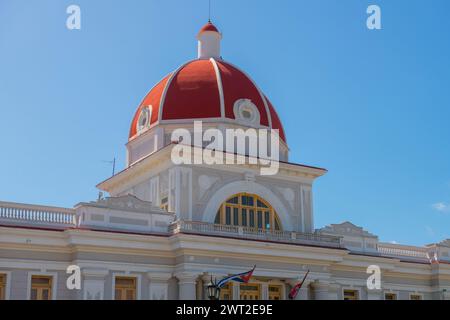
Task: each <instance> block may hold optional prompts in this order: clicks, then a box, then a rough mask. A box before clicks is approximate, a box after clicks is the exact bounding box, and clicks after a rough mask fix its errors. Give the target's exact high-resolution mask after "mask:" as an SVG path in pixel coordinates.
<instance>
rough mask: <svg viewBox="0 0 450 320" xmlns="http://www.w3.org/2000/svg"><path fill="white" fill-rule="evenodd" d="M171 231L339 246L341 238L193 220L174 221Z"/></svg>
mask: <svg viewBox="0 0 450 320" xmlns="http://www.w3.org/2000/svg"><path fill="white" fill-rule="evenodd" d="M169 230H170V231H171V232H172V233H192V234H205V235H222V236H228V237H236V238H242V239H254V240H266V241H274V242H286V243H295V244H311V245H318V246H321V245H322V246H330V247H336V248H339V247H340V246H341V238H340V237H334V236H328V235H320V234H314V233H300V232H290V231H278V230H262V229H258V228H250V227H242V226H232V225H221V224H212V223H205V222H195V221H184V220H178V221H175V222H174V223H173V224H172V225H171V226H170V228H169Z"/></svg>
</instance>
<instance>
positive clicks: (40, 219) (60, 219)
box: [0, 201, 76, 229]
mask: <svg viewBox="0 0 450 320" xmlns="http://www.w3.org/2000/svg"><path fill="white" fill-rule="evenodd" d="M0 224H6V225H19V226H34V227H51V228H58V229H66V228H70V227H75V225H76V215H75V210H73V209H66V208H56V207H48V206H37V205H29V204H20V203H12V202H1V201H0Z"/></svg>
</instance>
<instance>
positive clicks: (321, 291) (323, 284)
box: [311, 280, 337, 300]
mask: <svg viewBox="0 0 450 320" xmlns="http://www.w3.org/2000/svg"><path fill="white" fill-rule="evenodd" d="M311 287H312V289H313V293H314V300H332V299H333V298H332V296H331V294H330V282H328V281H324V280H315V281H314V282H312V283H311ZM336 298H337V297H336Z"/></svg>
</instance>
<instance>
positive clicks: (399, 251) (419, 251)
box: [378, 243, 430, 262]
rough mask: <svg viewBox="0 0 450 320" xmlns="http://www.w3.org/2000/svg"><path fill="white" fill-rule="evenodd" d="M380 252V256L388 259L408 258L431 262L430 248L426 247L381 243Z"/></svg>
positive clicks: (379, 245)
mask: <svg viewBox="0 0 450 320" xmlns="http://www.w3.org/2000/svg"><path fill="white" fill-rule="evenodd" d="M378 252H379V253H380V255H382V256H387V257H394V258H407V259H413V260H419V261H427V262H428V261H429V260H430V253H429V248H426V247H415V246H405V245H398V244H390V243H379V244H378Z"/></svg>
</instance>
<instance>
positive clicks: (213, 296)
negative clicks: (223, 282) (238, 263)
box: [208, 276, 220, 300]
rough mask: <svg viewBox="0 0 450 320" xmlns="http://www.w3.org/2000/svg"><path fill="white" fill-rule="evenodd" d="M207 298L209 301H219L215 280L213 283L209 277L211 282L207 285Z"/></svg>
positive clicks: (218, 290)
mask: <svg viewBox="0 0 450 320" xmlns="http://www.w3.org/2000/svg"><path fill="white" fill-rule="evenodd" d="M208 298H209V300H219V299H220V288H219V286H218V285H217V279H216V280H215V281H213V278H212V276H211V282H210V283H209V285H208Z"/></svg>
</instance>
